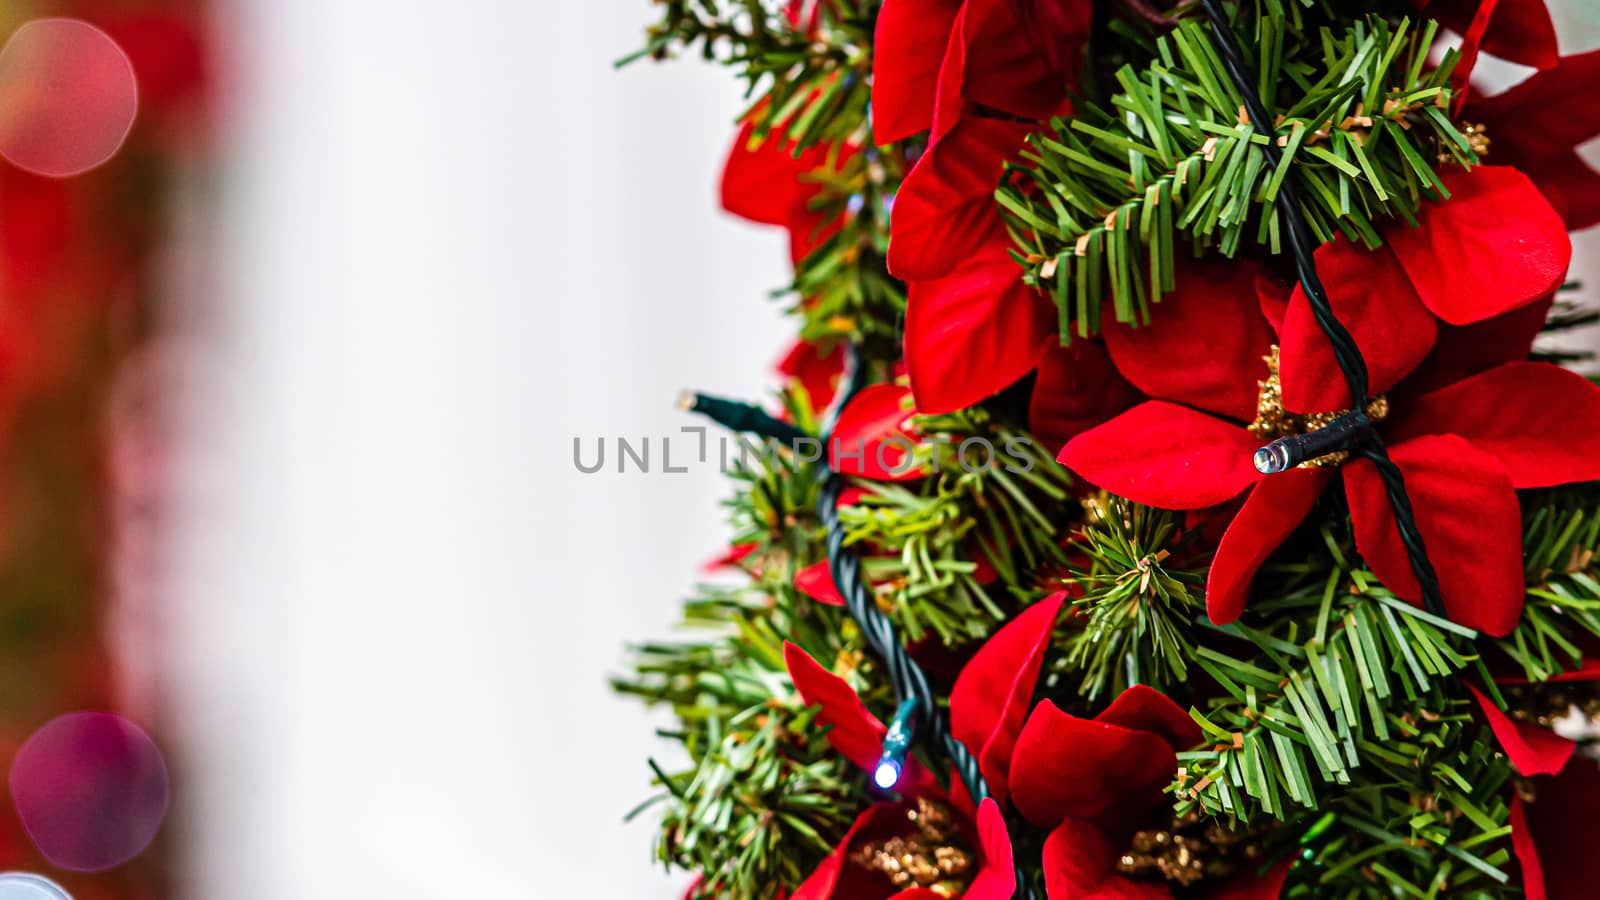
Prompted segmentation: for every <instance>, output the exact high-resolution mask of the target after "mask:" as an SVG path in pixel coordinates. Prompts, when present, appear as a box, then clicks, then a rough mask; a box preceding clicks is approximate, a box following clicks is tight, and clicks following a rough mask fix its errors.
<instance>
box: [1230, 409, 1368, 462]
mask: <svg viewBox="0 0 1600 900" xmlns="http://www.w3.org/2000/svg"><path fill="white" fill-rule="evenodd" d="M1371 433H1372V420H1371V419H1369V418H1367V414H1366V413H1365V412H1362V411H1356V412H1352V413H1347V414H1346V415H1342V416H1340V417H1339V418H1337V419H1334V420H1333V421H1332V422H1329V423H1328V424H1326V425H1324V426H1322V427H1321V428H1318V429H1317V430H1316V431H1311V432H1307V433H1306V434H1291V435H1287V436H1285V437H1281V438H1278V439H1277V440H1275V441H1273V442H1272V443H1270V444H1268V445H1266V446H1265V447H1262V448H1261V449H1260V450H1257V451H1256V453H1255V458H1254V460H1255V465H1256V471H1257V472H1260V473H1261V474H1263V475H1276V474H1277V473H1279V472H1286V471H1288V470H1289V469H1292V468H1294V467H1295V466H1298V465H1300V464H1301V463H1303V462H1308V461H1310V460H1313V459H1316V458H1317V457H1319V456H1327V455H1328V454H1329V453H1337V452H1338V451H1340V450H1349V449H1350V448H1352V447H1354V446H1356V445H1357V444H1359V443H1361V442H1362V441H1364V440H1366V438H1367V436H1368V435H1370V434H1371Z"/></svg>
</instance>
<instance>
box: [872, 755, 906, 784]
mask: <svg viewBox="0 0 1600 900" xmlns="http://www.w3.org/2000/svg"><path fill="white" fill-rule="evenodd" d="M872 783H873V784H876V785H877V786H878V789H879V790H884V791H887V790H891V789H893V788H894V786H895V785H896V784H899V783H900V763H898V762H896V761H895V760H892V759H880V760H878V768H877V769H876V770H875V771H874V772H873V773H872Z"/></svg>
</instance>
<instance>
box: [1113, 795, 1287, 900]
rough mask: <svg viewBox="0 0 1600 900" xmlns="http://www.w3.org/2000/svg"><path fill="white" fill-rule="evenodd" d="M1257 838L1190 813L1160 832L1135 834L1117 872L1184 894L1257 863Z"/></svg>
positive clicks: (1155, 829) (1160, 829) (1252, 834)
mask: <svg viewBox="0 0 1600 900" xmlns="http://www.w3.org/2000/svg"><path fill="white" fill-rule="evenodd" d="M1258 837H1259V834H1257V833H1256V832H1253V831H1233V830H1231V829H1229V828H1228V827H1227V826H1226V825H1223V824H1222V823H1221V822H1218V821H1216V820H1214V819H1202V818H1201V817H1200V815H1199V813H1197V812H1192V811H1191V812H1190V813H1188V814H1187V815H1185V816H1183V817H1182V818H1180V819H1177V820H1175V821H1174V822H1173V823H1172V824H1171V825H1168V826H1167V827H1165V828H1147V829H1145V830H1143V831H1139V832H1136V833H1135V834H1134V836H1133V840H1131V841H1129V842H1128V849H1127V851H1126V852H1125V853H1123V854H1122V856H1121V857H1120V858H1118V860H1117V872H1119V873H1120V874H1123V875H1126V876H1128V877H1130V878H1138V879H1142V880H1145V881H1164V882H1166V883H1167V884H1171V885H1177V886H1179V887H1185V888H1188V887H1194V886H1195V885H1197V884H1200V883H1202V882H1216V881H1221V880H1224V879H1226V878H1228V877H1229V876H1231V875H1233V874H1234V873H1235V872H1237V871H1238V870H1239V869H1241V868H1244V867H1246V866H1249V865H1251V864H1253V863H1256V862H1258V861H1259V860H1260V858H1261V844H1260V841H1259V840H1257V838H1258Z"/></svg>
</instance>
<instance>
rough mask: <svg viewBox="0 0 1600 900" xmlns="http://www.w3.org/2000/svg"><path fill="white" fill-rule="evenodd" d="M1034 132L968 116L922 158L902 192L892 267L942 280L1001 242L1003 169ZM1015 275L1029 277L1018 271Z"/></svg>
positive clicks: (907, 275)
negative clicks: (997, 192)
mask: <svg viewBox="0 0 1600 900" xmlns="http://www.w3.org/2000/svg"><path fill="white" fill-rule="evenodd" d="M1031 128H1032V126H1030V125H1028V124H1027V123H1023V122H1010V121H1001V120H997V119H984V118H978V117H973V116H968V117H965V118H963V119H962V120H961V121H960V122H959V123H957V124H956V126H955V127H954V128H952V129H951V130H950V132H949V134H946V135H945V136H944V137H942V138H941V139H939V140H938V141H937V142H936V143H934V145H933V146H931V147H929V148H928V151H927V152H926V153H924V154H923V155H922V158H921V159H919V160H917V164H916V165H915V166H913V167H912V169H911V172H910V173H909V174H907V175H906V179H905V181H904V183H902V184H901V185H900V191H899V192H898V193H897V194H896V195H895V201H894V213H893V215H892V216H891V217H890V235H889V259H888V263H889V271H890V272H891V273H892V274H893V275H894V276H895V277H896V278H901V279H904V280H906V281H931V280H933V279H936V278H942V277H943V276H945V275H949V274H950V273H951V272H954V271H955V270H956V268H957V267H958V266H960V265H961V264H962V263H963V262H965V261H966V260H967V259H968V258H969V257H971V256H972V255H973V254H974V253H976V252H977V251H978V250H979V249H980V248H982V247H983V246H984V245H985V244H993V243H995V232H996V230H997V229H998V230H999V231H1000V234H1002V235H1003V234H1004V229H1003V228H1000V225H1001V222H1000V212H999V207H998V206H996V205H995V200H994V192H995V188H996V187H998V186H999V184H1000V172H1001V168H1002V166H1003V165H1004V163H1005V161H1006V160H1007V159H1009V158H1011V157H1012V156H1015V155H1016V153H1017V150H1018V149H1019V148H1020V147H1021V146H1022V139H1023V138H1024V137H1025V136H1026V135H1027V134H1028V132H1029V130H1030V129H1031ZM1013 268H1015V267H1013ZM1013 278H1021V273H1020V272H1013Z"/></svg>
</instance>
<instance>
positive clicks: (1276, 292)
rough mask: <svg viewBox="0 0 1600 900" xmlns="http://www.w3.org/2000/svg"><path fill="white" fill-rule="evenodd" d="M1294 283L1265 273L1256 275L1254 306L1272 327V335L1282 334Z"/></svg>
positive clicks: (1260, 272) (1291, 280)
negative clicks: (1259, 308)
mask: <svg viewBox="0 0 1600 900" xmlns="http://www.w3.org/2000/svg"><path fill="white" fill-rule="evenodd" d="M1295 285H1296V282H1295V281H1294V280H1293V279H1283V278H1279V277H1278V276H1277V275H1274V274H1272V273H1270V272H1267V271H1264V270H1262V271H1258V272H1257V273H1256V305H1257V306H1260V307H1261V314H1262V315H1263V316H1266V317H1267V322H1268V323H1270V324H1271V325H1272V333H1273V334H1274V335H1279V334H1282V333H1283V319H1284V317H1285V316H1287V315H1288V314H1289V299H1290V298H1291V297H1293V296H1294V291H1295Z"/></svg>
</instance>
